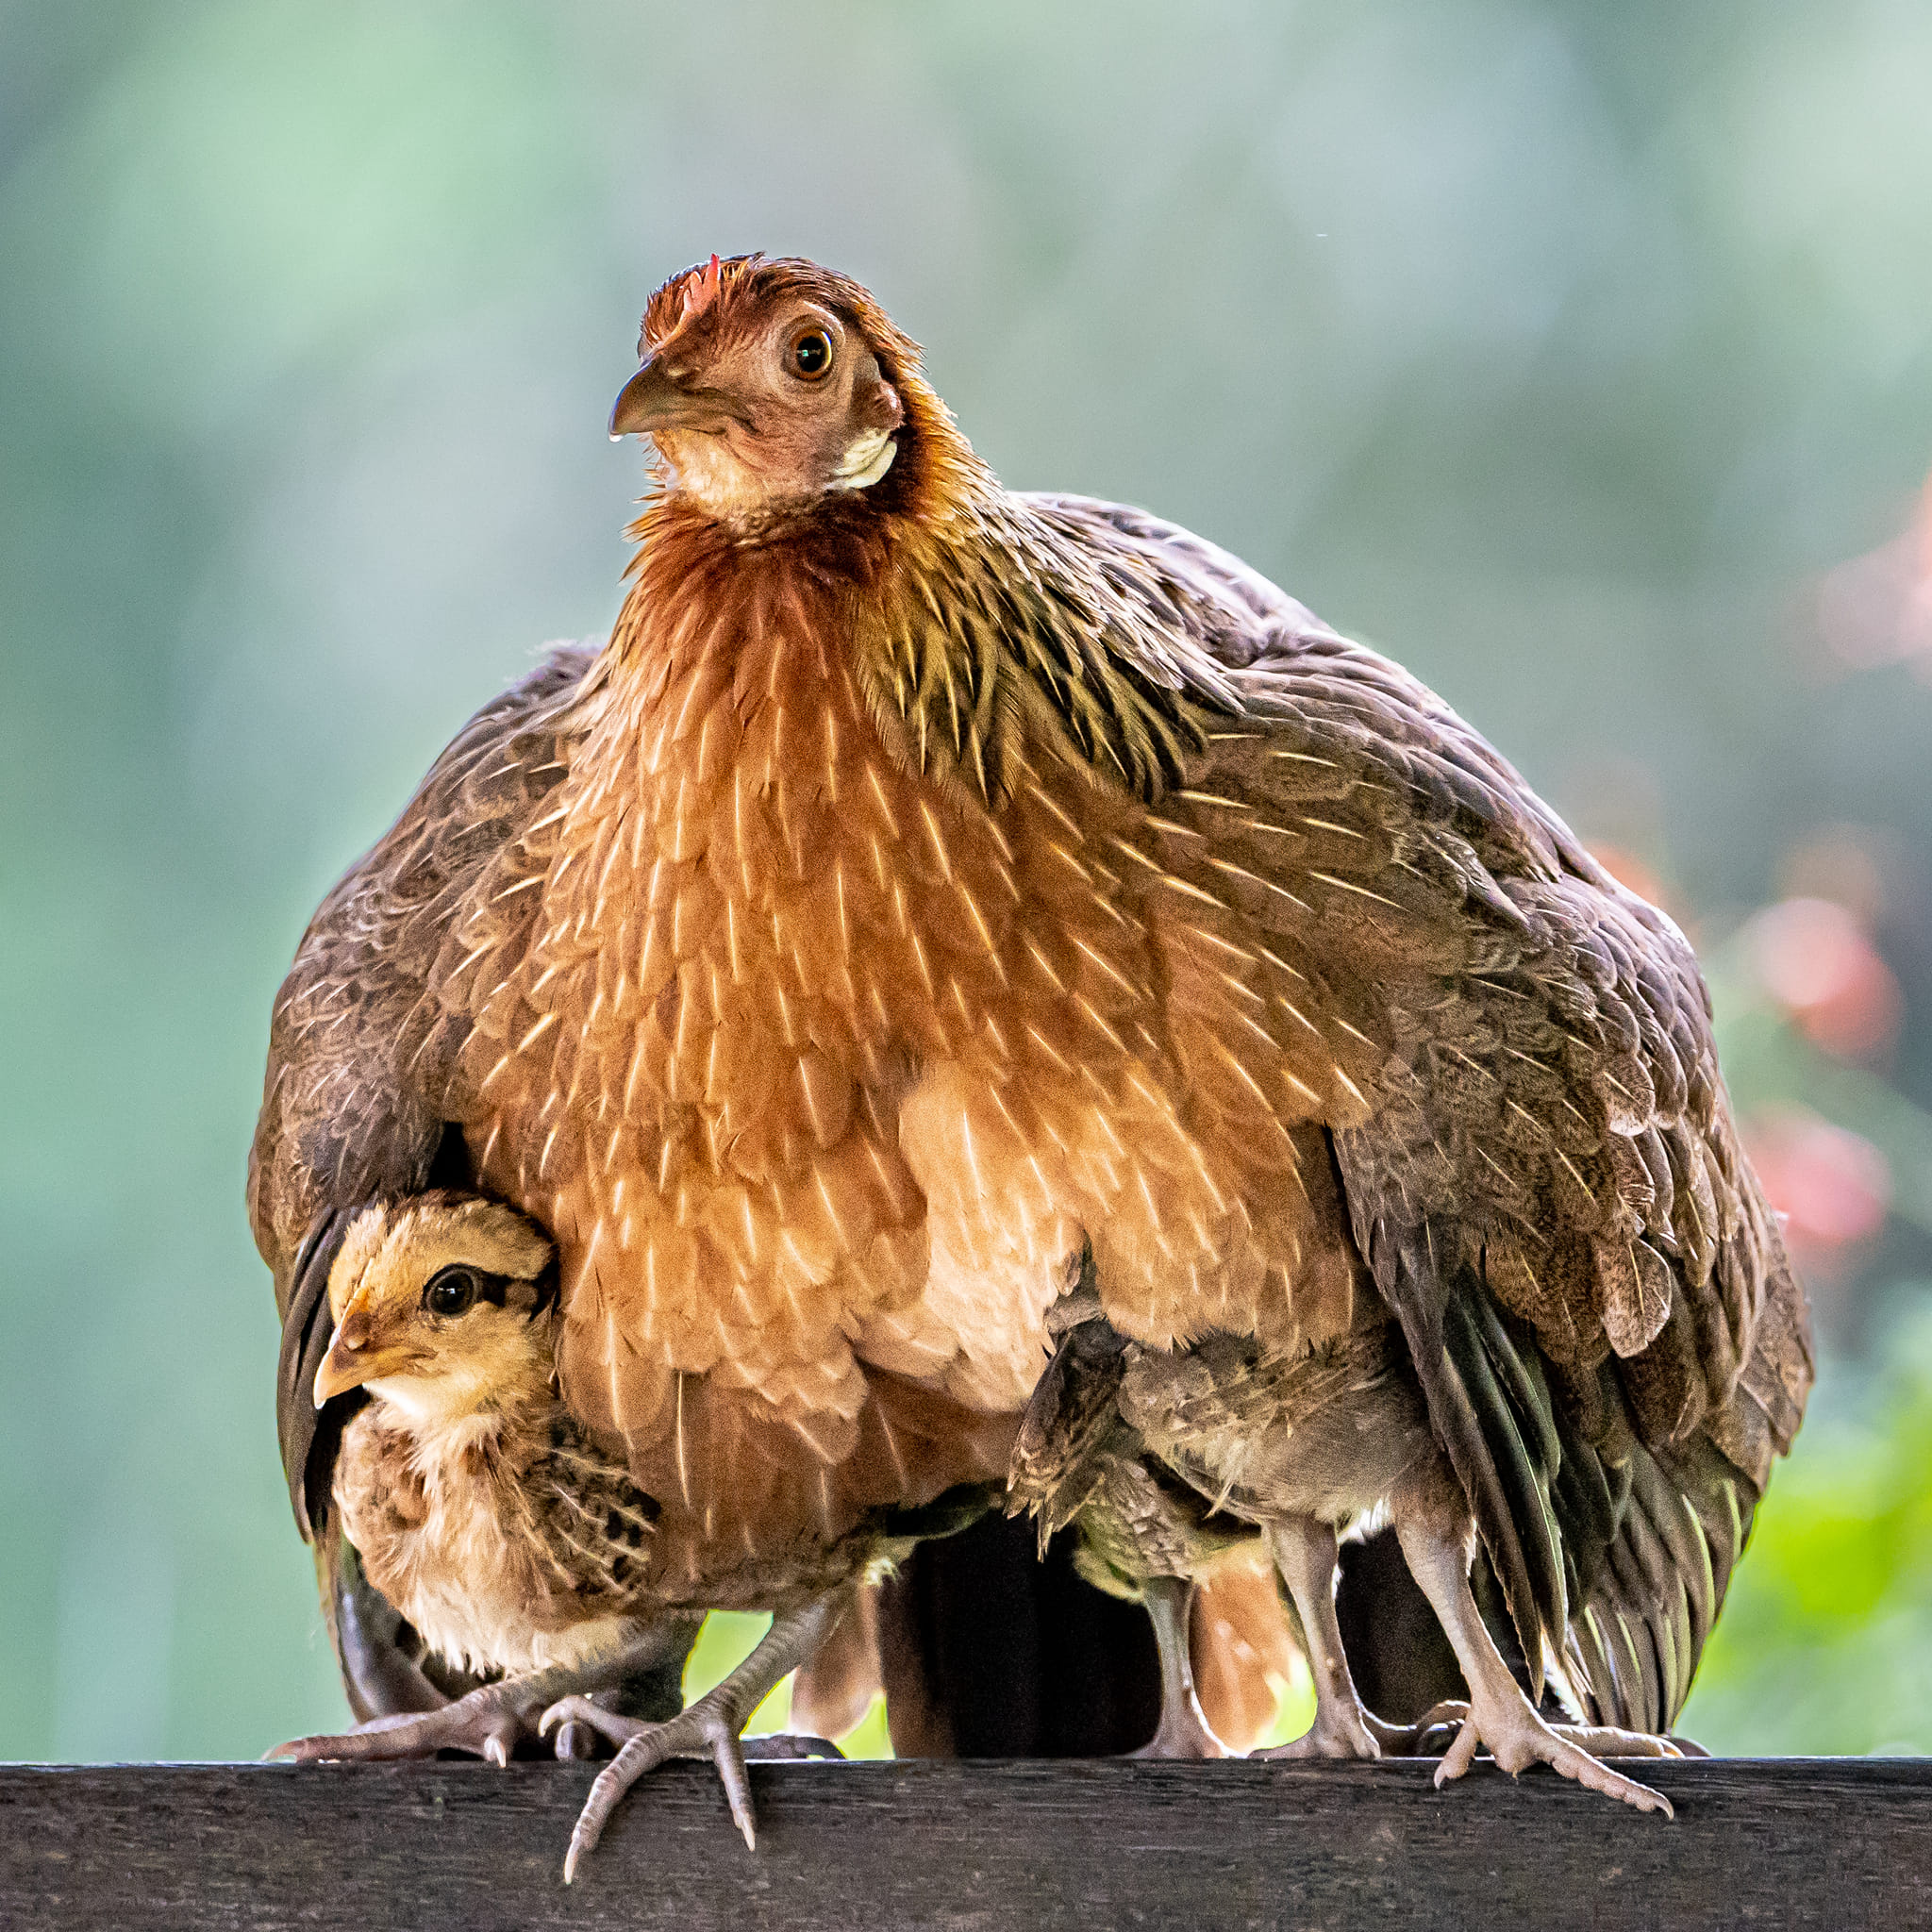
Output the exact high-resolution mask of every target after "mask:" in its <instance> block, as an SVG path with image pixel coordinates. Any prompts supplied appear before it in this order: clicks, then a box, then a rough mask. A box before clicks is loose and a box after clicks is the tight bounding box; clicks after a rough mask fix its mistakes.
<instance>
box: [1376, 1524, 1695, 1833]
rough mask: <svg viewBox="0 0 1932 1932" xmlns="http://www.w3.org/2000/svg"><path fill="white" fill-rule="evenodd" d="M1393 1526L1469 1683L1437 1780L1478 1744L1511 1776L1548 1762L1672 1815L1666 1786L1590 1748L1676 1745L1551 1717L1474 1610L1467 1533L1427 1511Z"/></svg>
mask: <svg viewBox="0 0 1932 1932" xmlns="http://www.w3.org/2000/svg"><path fill="white" fill-rule="evenodd" d="M1395 1527H1396V1534H1397V1535H1398V1536H1399V1537H1400V1538H1401V1540H1402V1553H1403V1555H1404V1556H1405V1557H1407V1559H1408V1567H1409V1569H1410V1570H1411V1571H1413V1572H1414V1574H1415V1580H1416V1581H1417V1582H1418V1583H1419V1584H1421V1585H1422V1588H1423V1593H1424V1595H1425V1596H1426V1597H1427V1598H1428V1600H1429V1602H1430V1603H1431V1604H1432V1605H1433V1606H1434V1607H1435V1611H1436V1615H1437V1616H1438V1617H1440V1618H1441V1621H1442V1628H1443V1629H1444V1630H1445V1631H1446V1632H1447V1633H1448V1636H1449V1641H1450V1642H1451V1643H1452V1644H1453V1645H1454V1646H1455V1648H1456V1660H1457V1663H1458V1664H1460V1665H1461V1666H1462V1674H1463V1677H1464V1679H1465V1681H1466V1682H1467V1683H1468V1685H1469V1712H1468V1715H1467V1716H1466V1717H1465V1718H1464V1719H1463V1722H1462V1728H1461V1730H1459V1731H1458V1732H1457V1736H1456V1741H1455V1742H1454V1743H1453V1744H1451V1745H1450V1747H1449V1750H1448V1753H1447V1755H1446V1756H1445V1757H1443V1759H1442V1762H1441V1766H1440V1767H1439V1769H1438V1770H1437V1772H1436V1783H1437V1785H1438V1786H1439V1787H1440V1786H1441V1785H1442V1784H1443V1783H1445V1782H1446V1781H1447V1780H1448V1779H1450V1778H1452V1777H1460V1776H1461V1775H1462V1774H1463V1773H1464V1772H1466V1771H1467V1770H1468V1769H1469V1767H1470V1763H1471V1760H1472V1759H1473V1758H1474V1757H1475V1754H1476V1749H1477V1747H1478V1746H1479V1745H1480V1746H1482V1747H1483V1748H1485V1749H1487V1750H1488V1752H1489V1753H1490V1755H1491V1757H1493V1758H1494V1759H1495V1760H1496V1762H1497V1763H1498V1764H1499V1765H1501V1766H1502V1768H1503V1769H1504V1770H1505V1771H1507V1773H1508V1774H1509V1775H1510V1776H1511V1777H1514V1776H1515V1775H1516V1774H1518V1773H1519V1772H1521V1771H1522V1770H1524V1767H1525V1766H1528V1765H1531V1764H1547V1765H1548V1766H1549V1767H1550V1768H1551V1770H1553V1771H1555V1772H1557V1773H1560V1774H1561V1775H1563V1776H1564V1777H1568V1778H1574V1779H1575V1780H1576V1782H1577V1783H1578V1784H1582V1785H1587V1786H1589V1788H1590V1789H1591V1790H1593V1791H1602V1792H1603V1793H1604V1794H1605V1795H1606V1796H1607V1797H1611V1798H1621V1799H1622V1800H1623V1801H1624V1804H1626V1805H1634V1806H1635V1807H1637V1808H1638V1809H1639V1810H1640V1811H1661V1812H1662V1813H1663V1814H1664V1816H1665V1817H1666V1818H1669V1817H1671V1816H1672V1815H1673V1814H1672V1811H1671V1803H1670V1800H1669V1799H1668V1798H1666V1797H1665V1796H1664V1795H1663V1794H1662V1792H1660V1791H1654V1790H1651V1789H1650V1788H1649V1787H1648V1786H1647V1785H1641V1784H1638V1783H1637V1782H1636V1781H1635V1780H1634V1779H1631V1778H1627V1777H1624V1776H1623V1775H1622V1774H1620V1773H1618V1772H1614V1771H1612V1770H1611V1769H1610V1768H1609V1767H1608V1766H1607V1764H1603V1763H1601V1762H1599V1760H1598V1758H1597V1757H1595V1756H1594V1755H1593V1754H1595V1753H1598V1752H1603V1753H1608V1754H1611V1755H1614V1756H1617V1757H1676V1756H1677V1755H1678V1753H1677V1751H1676V1749H1675V1747H1674V1745H1672V1744H1671V1743H1669V1742H1668V1741H1667V1740H1664V1739H1662V1738H1648V1737H1643V1736H1641V1735H1639V1734H1638V1733H1636V1732H1633V1731H1615V1730H1602V1729H1597V1728H1595V1727H1593V1726H1591V1725H1586V1724H1546V1723H1545V1722H1544V1721H1543V1719H1542V1718H1541V1716H1540V1715H1539V1714H1538V1712H1537V1710H1536V1707H1535V1706H1534V1705H1532V1704H1531V1703H1530V1701H1529V1699H1528V1698H1527V1697H1525V1696H1524V1694H1523V1691H1522V1690H1521V1688H1520V1687H1519V1686H1518V1684H1517V1682H1516V1679H1515V1678H1514V1677H1512V1676H1511V1675H1510V1674H1509V1667H1508V1665H1507V1664H1506V1663H1505V1662H1504V1661H1503V1657H1502V1654H1501V1653H1500V1652H1499V1651H1498V1650H1497V1648H1496V1645H1495V1641H1494V1640H1493V1639H1492V1638H1491V1636H1490V1633H1489V1631H1488V1630H1487V1629H1486V1628H1485V1627H1484V1625H1483V1620H1482V1618H1481V1617H1480V1616H1479V1615H1478V1614H1477V1612H1476V1607H1475V1598H1474V1595H1473V1594H1472V1593H1471V1591H1470V1588H1469V1545H1468V1538H1467V1534H1466V1533H1464V1534H1461V1535H1453V1536H1452V1535H1447V1534H1445V1533H1444V1532H1443V1531H1442V1530H1441V1528H1439V1527H1437V1526H1436V1525H1435V1524H1433V1523H1432V1522H1431V1521H1430V1520H1429V1518H1428V1516H1427V1515H1426V1514H1425V1513H1422V1514H1414V1515H1408V1514H1401V1515H1398V1516H1397V1518H1396V1525H1395Z"/></svg>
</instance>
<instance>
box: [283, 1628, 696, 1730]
mask: <svg viewBox="0 0 1932 1932" xmlns="http://www.w3.org/2000/svg"><path fill="white" fill-rule="evenodd" d="M702 1622H703V1619H702V1618H698V1617H672V1618H667V1619H666V1620H665V1621H664V1622H663V1623H661V1624H653V1625H652V1626H651V1628H650V1629H648V1630H646V1631H644V1632H643V1633H642V1634H641V1636H640V1637H639V1638H638V1639H637V1640H636V1641H634V1642H632V1643H629V1644H626V1645H625V1646H624V1647H623V1648H621V1649H619V1650H616V1651H613V1652H611V1653H610V1655H609V1656H608V1657H600V1658H596V1659H593V1660H591V1661H590V1662H586V1663H571V1664H553V1665H552V1666H550V1667H549V1668H548V1669H546V1670H541V1671H526V1672H525V1673H523V1674H520V1675H518V1676H514V1677H506V1678H504V1679H503V1680H502V1682H500V1683H495V1684H483V1685H480V1686H478V1687H477V1689H475V1691H471V1692H470V1693H469V1695H468V1696H466V1697H459V1698H458V1699H457V1700H456V1701H455V1702H454V1703H453V1704H445V1705H443V1706H442V1707H441V1708H439V1709H436V1710H425V1711H411V1712H402V1713H398V1714H396V1715H393V1716H390V1717H378V1718H373V1719H371V1720H370V1721H369V1723H367V1724H358V1725H357V1727H356V1728H355V1729H354V1730H353V1731H344V1732H342V1733H341V1734H340V1735H338V1736H333V1737H330V1736H321V1737H312V1738H295V1739H291V1740H290V1741H289V1742H288V1743H286V1744H277V1745H276V1746H275V1749H274V1750H273V1751H271V1752H269V1753H268V1754H267V1755H268V1756H269V1757H288V1758H292V1759H293V1760H294V1761H295V1762H297V1763H299V1764H312V1763H316V1762H319V1761H325V1760H328V1761H333V1760H351V1759H362V1760H368V1759H372V1758H384V1759H392V1758H407V1757H434V1756H435V1755H436V1754H437V1753H438V1752H439V1751H467V1752H469V1753H471V1754H472V1755H473V1756H475V1757H487V1758H488V1759H489V1760H490V1761H491V1763H492V1764H499V1765H502V1764H508V1762H509V1760H510V1757H511V1754H512V1753H513V1752H514V1751H515V1750H516V1747H517V1746H518V1745H519V1744H520V1743H524V1742H526V1741H533V1740H536V1739H537V1738H538V1737H539V1736H540V1735H542V1733H540V1731H539V1728H538V1721H539V1720H540V1719H541V1717H542V1715H543V1713H544V1712H545V1711H547V1710H548V1709H550V1707H552V1706H553V1705H555V1704H556V1703H557V1701H558V1699H559V1698H561V1697H567V1696H570V1695H572V1694H573V1693H576V1694H580V1695H583V1696H585V1697H588V1696H589V1695H590V1694H591V1693H592V1692H603V1693H605V1694H607V1695H608V1693H609V1692H610V1691H612V1690H613V1689H614V1688H616V1687H619V1686H624V1685H626V1684H627V1682H628V1681H629V1680H632V1679H641V1678H649V1677H651V1676H653V1675H660V1674H662V1673H663V1672H664V1671H665V1670H666V1669H669V1668H672V1667H677V1668H681V1667H682V1664H683V1659H684V1657H686V1655H687V1654H688V1653H689V1652H690V1650H691V1644H692V1643H693V1642H694V1641H696V1638H697V1632H698V1626H699V1624H701V1623H702ZM594 1735H595V1734H594V1728H593V1727H591V1726H586V1725H583V1724H572V1725H570V1726H568V1727H567V1728H565V1729H560V1730H558V1734H557V1740H556V1750H557V1755H558V1757H589V1756H591V1751H592V1749H593V1748H594Z"/></svg>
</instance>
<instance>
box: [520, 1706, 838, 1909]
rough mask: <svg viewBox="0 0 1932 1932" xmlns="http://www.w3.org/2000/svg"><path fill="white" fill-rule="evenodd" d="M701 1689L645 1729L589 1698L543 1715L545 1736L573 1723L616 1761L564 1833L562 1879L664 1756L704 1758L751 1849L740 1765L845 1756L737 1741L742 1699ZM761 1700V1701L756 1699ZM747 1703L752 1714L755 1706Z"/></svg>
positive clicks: (807, 1741) (754, 1842)
mask: <svg viewBox="0 0 1932 1932" xmlns="http://www.w3.org/2000/svg"><path fill="white" fill-rule="evenodd" d="M723 1690H724V1685H723V1684H721V1685H719V1687H718V1690H717V1691H709V1692H708V1693H707V1694H706V1695H705V1696H703V1697H700V1698H699V1699H698V1701H697V1702H696V1703H695V1704H693V1705H691V1707H689V1708H688V1709H686V1710H683V1711H680V1712H679V1713H678V1715H677V1716H676V1717H675V1718H672V1719H670V1720H669V1721H668V1722H667V1723H664V1724H644V1723H641V1722H640V1721H639V1720H638V1719H636V1718H629V1717H619V1716H618V1715H617V1714H616V1712H614V1711H608V1710H606V1709H605V1708H604V1707H602V1706H601V1705H599V1704H595V1703H592V1702H591V1699H590V1698H588V1697H565V1698H562V1699H561V1700H559V1701H558V1703H556V1704H553V1705H552V1706H551V1707H550V1708H549V1709H548V1710H547V1711H545V1712H544V1714H543V1720H542V1728H543V1730H544V1732H545V1733H546V1734H547V1733H548V1731H549V1729H550V1727H551V1726H552V1725H553V1724H558V1726H559V1735H561V1732H562V1730H564V1729H568V1728H571V1727H572V1726H574V1725H582V1726H583V1727H584V1728H586V1729H589V1730H591V1731H594V1732H596V1733H597V1735H598V1736H599V1737H601V1738H603V1739H605V1740H607V1741H608V1742H609V1743H612V1744H615V1745H616V1746H617V1747H618V1751H617V1756H616V1757H614V1758H613V1759H612V1760H611V1761H610V1762H609V1763H608V1764H607V1765H606V1766H605V1767H604V1769H603V1770H602V1771H601V1772H599V1773H598V1774H597V1782H596V1783H595V1784H593V1785H592V1786H591V1795H590V1796H589V1797H588V1798H587V1799H585V1801H584V1808H583V1811H582V1813H581V1814H580V1815H579V1817H578V1819H577V1824H576V1829H575V1831H574V1832H572V1833H571V1840H570V1851H569V1853H568V1855H567V1856H566V1857H565V1858H564V1861H563V1882H564V1883H565V1884H566V1885H568V1884H569V1883H570V1882H571V1880H572V1879H573V1878H575V1876H576V1870H577V1864H578V1861H579V1860H580V1859H581V1858H583V1857H584V1856H585V1855H586V1854H587V1853H589V1852H590V1851H591V1848H592V1847H593V1846H594V1845H595V1844H596V1842H597V1840H599V1839H600V1838H601V1837H602V1836H603V1835H604V1825H605V1822H606V1821H607V1820H608V1818H609V1816H610V1813H611V1812H612V1810H614V1809H615V1808H616V1805H617V1801H618V1800H619V1799H620V1798H621V1797H623V1796H624V1794H625V1791H627V1790H630V1788H631V1786H632V1785H634V1784H636V1783H637V1781H638V1779H639V1778H641V1777H642V1776H643V1774H645V1773H646V1772H647V1771H656V1770H657V1768H658V1766H659V1765H660V1764H662V1763H663V1762H664V1761H665V1760H666V1759H667V1758H672V1757H709V1758H710V1759H711V1761H712V1762H713V1763H714V1764H715V1765H716V1766H717V1767H718V1776H719V1779H720V1781H721V1782H722V1783H723V1785H724V1795H725V1797H726V1798H727V1799H728V1800H729V1801H730V1804H731V1817H732V1822H733V1823H734V1824H736V1825H737V1826H738V1828H739V1830H740V1831H741V1832H742V1833H743V1834H744V1842H745V1844H746V1846H747V1847H748V1848H749V1849H752V1850H756V1849H757V1847H758V1835H757V1827H756V1821H755V1820H754V1818H753V1816H752V1808H751V1778H750V1775H749V1774H748V1773H747V1772H746V1770H745V1764H746V1762H747V1760H757V1759H759V1758H789V1759H797V1758H802V1757H838V1758H842V1757H844V1755H845V1754H844V1753H843V1752H842V1751H841V1750H840V1749H839V1747H838V1745H836V1744H833V1743H829V1742H827V1741H826V1740H824V1738H802V1737H798V1736H796V1735H794V1734H793V1733H791V1732H789V1731H779V1732H775V1733H774V1734H773V1735H772V1736H770V1737H761V1738H744V1737H741V1735H740V1732H741V1727H742V1726H743V1725H744V1724H748V1723H749V1722H750V1721H751V1709H741V1708H740V1707H739V1704H740V1701H741V1700H738V1699H734V1698H730V1697H721V1696H720V1695H719V1691H723ZM762 1701H763V1699H762V1698H760V1699H758V1702H760V1703H761V1702H762ZM756 1708H757V1705H756V1704H754V1705H753V1707H752V1709H756Z"/></svg>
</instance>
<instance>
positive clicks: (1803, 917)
mask: <svg viewBox="0 0 1932 1932" xmlns="http://www.w3.org/2000/svg"><path fill="white" fill-rule="evenodd" d="M1742 938H1743V941H1744V946H1745V950H1746V956H1747V957H1748V958H1749V959H1750V961H1751V965H1752V969H1753V971H1754V972H1755V973H1756V974H1757V981H1758V984H1759V985H1761V986H1762V987H1763V988H1764V990H1765V991H1766V992H1768V993H1769V994H1770V995H1771V996H1772V998H1773V999H1774V1000H1775V1001H1776V1002H1777V1003H1778V1005H1779V1006H1781V1007H1783V1008H1785V1010H1786V1011H1787V1012H1788V1013H1790V1016H1791V1018H1792V1019H1793V1020H1794V1021H1795V1022H1796V1023H1797V1024H1798V1025H1799V1027H1801V1028H1802V1029H1803V1031H1804V1032H1805V1034H1806V1035H1807V1037H1808V1038H1809V1039H1811V1040H1812V1041H1816V1042H1817V1044H1818V1045H1820V1046H1822V1047H1824V1050H1825V1051H1826V1052H1827V1053H1833V1054H1837V1055H1838V1056H1840V1058H1844V1059H1855V1060H1862V1059H1870V1058H1874V1056H1876V1055H1879V1054H1882V1053H1883V1052H1884V1051H1885V1049H1886V1048H1887V1047H1889V1046H1890V1044H1891V1043H1892V1041H1894V1040H1896V1039H1897V1038H1898V1029H1899V1025H1900V1023H1901V1022H1902V1021H1903V1019H1904V1017H1905V1002H1904V999H1903V998H1902V997H1901V995H1900V992H1899V988H1898V981H1897V980H1896V979H1895V978H1894V977H1893V976H1892V972H1891V968H1890V966H1888V965H1887V964H1886V963H1885V961H1884V959H1883V958H1880V957H1879V953H1878V949H1877V947H1876V946H1874V944H1873V943H1872V939H1871V935H1870V934H1869V933H1867V932H1866V930H1865V927H1864V925H1863V924H1862V923H1861V922H1860V921H1859V919H1858V917H1857V914H1856V913H1854V912H1852V911H1850V910H1849V909H1848V908H1845V907H1843V906H1840V905H1837V904H1835V903H1834V902H1833V901H1832V900H1829V899H1785V900H1781V901H1780V902H1779V903H1778V904H1777V905H1775V906H1768V907H1766V908H1765V909H1764V910H1763V911H1762V912H1759V913H1757V914H1756V915H1755V916H1754V917H1753V918H1752V919H1751V920H1750V921H1748V922H1747V923H1746V924H1745V926H1744V930H1743V934H1742Z"/></svg>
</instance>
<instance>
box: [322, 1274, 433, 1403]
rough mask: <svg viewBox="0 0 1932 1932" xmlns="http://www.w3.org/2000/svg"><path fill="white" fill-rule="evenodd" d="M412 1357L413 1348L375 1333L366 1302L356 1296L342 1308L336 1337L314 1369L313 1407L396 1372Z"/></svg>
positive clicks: (412, 1359) (407, 1363)
mask: <svg viewBox="0 0 1932 1932" xmlns="http://www.w3.org/2000/svg"><path fill="white" fill-rule="evenodd" d="M415 1360H416V1352H415V1351H414V1350H413V1349H411V1348H408V1346H406V1345H404V1344H402V1343H400V1342H395V1341H390V1342H385V1341H382V1339H381V1338H380V1337H378V1336H377V1335H376V1334H375V1324H373V1322H372V1321H371V1319H370V1312H369V1305H368V1304H367V1303H366V1302H364V1301H363V1300H361V1298H360V1297H359V1296H358V1298H357V1299H356V1300H355V1301H353V1302H351V1303H350V1304H349V1306H348V1307H347V1308H345V1309H344V1310H343V1311H342V1319H341V1323H340V1324H338V1326H337V1328H336V1333H335V1340H334V1341H331V1342H330V1343H329V1345H328V1353H327V1354H326V1355H325V1356H324V1357H323V1358H322V1366H321V1368H319V1369H317V1370H316V1372H315V1406H316V1407H317V1408H320V1407H322V1406H323V1404H324V1403H325V1402H327V1401H328V1400H329V1398H330V1397H331V1396H336V1395H346V1394H347V1393H348V1392H349V1391H350V1390H351V1389H359V1388H361V1386H362V1385H363V1383H365V1382H375V1381H379V1380H380V1379H381V1378H382V1377H383V1376H384V1375H393V1374H398V1373H399V1372H401V1371H402V1370H404V1369H407V1368H408V1367H410V1366H411V1365H412V1364H413V1363H414V1361H415Z"/></svg>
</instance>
